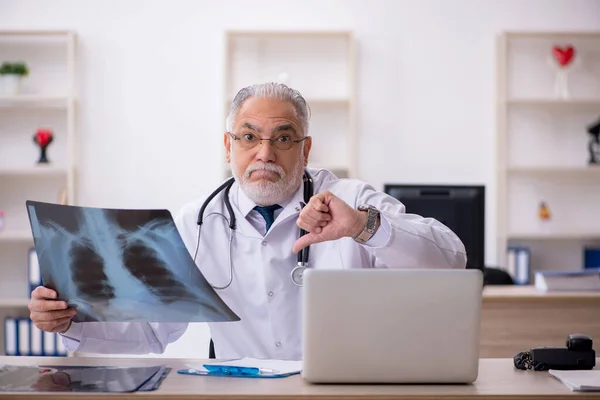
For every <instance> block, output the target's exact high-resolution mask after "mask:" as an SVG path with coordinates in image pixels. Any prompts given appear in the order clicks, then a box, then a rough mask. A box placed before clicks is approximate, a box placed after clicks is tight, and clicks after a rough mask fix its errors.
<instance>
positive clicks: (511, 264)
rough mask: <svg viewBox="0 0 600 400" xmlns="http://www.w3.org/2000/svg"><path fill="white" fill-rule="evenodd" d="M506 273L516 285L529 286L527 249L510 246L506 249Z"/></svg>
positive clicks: (529, 265) (529, 258)
mask: <svg viewBox="0 0 600 400" xmlns="http://www.w3.org/2000/svg"><path fill="white" fill-rule="evenodd" d="M507 260H508V265H507V269H508V273H509V274H510V275H511V277H512V278H513V280H514V282H515V284H516V285H529V282H530V279H529V275H530V270H531V251H530V250H529V248H527V247H519V246H510V247H509V248H508V249H507Z"/></svg>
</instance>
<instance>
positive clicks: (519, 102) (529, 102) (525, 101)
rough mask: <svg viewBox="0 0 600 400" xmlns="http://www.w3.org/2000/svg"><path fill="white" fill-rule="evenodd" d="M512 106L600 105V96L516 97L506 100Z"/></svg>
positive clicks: (561, 106)
mask: <svg viewBox="0 0 600 400" xmlns="http://www.w3.org/2000/svg"><path fill="white" fill-rule="evenodd" d="M506 104H507V105H510V106H534V107H560V108H563V107H595V108H598V107H600V98H597V99H596V98H589V99H567V100H564V99H544V98H515V99H509V100H507V101H506Z"/></svg>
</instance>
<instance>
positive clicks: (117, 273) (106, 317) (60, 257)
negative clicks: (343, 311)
mask: <svg viewBox="0 0 600 400" xmlns="http://www.w3.org/2000/svg"><path fill="white" fill-rule="evenodd" d="M26 206H27V212H28V214H29V222H30V224H31V229H32V232H33V239H34V244H35V250H36V252H37V255H38V259H39V265H40V273H41V277H42V282H43V284H44V286H46V287H48V288H51V289H53V290H55V291H56V292H57V293H58V297H59V300H64V301H66V302H67V303H68V304H69V305H70V306H71V307H74V308H76V309H77V314H76V315H75V317H74V318H73V321H75V322H87V321H115V322H117V321H146V322H217V321H238V320H239V317H238V316H237V315H236V314H235V313H234V312H233V311H232V310H231V309H230V308H229V307H228V306H227V305H226V304H225V302H224V301H223V300H222V299H221V298H220V297H219V296H218V294H217V293H216V292H215V290H214V289H213V288H212V287H211V286H210V284H209V283H208V282H207V280H206V279H205V278H204V276H203V275H202V273H201V272H200V270H199V269H198V267H197V266H196V264H195V263H194V260H193V259H192V257H191V255H190V253H189V252H188V250H187V248H186V247H185V245H184V243H183V240H182V239H181V236H180V235H179V232H178V230H177V227H176V225H175V223H174V221H173V217H172V215H171V213H170V212H169V211H168V210H119V209H103V208H92V207H78V206H68V205H60V204H52V203H42V202H37V201H27V202H26Z"/></svg>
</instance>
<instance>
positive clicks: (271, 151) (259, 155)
mask: <svg viewBox="0 0 600 400" xmlns="http://www.w3.org/2000/svg"><path fill="white" fill-rule="evenodd" d="M256 147H257V151H256V159H258V160H260V161H263V162H268V161H275V147H274V146H273V145H272V144H271V142H269V141H268V140H262V141H261V142H260V143H259V144H258V146H256Z"/></svg>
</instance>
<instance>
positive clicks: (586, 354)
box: [514, 334, 596, 371]
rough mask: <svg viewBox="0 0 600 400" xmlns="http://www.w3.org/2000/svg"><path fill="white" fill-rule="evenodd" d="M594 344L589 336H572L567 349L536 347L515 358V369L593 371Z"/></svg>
mask: <svg viewBox="0 0 600 400" xmlns="http://www.w3.org/2000/svg"><path fill="white" fill-rule="evenodd" d="M592 344H593V343H592V338H591V337H589V336H588V335H583V334H571V335H569V336H568V337H567V347H557V346H544V347H534V348H532V349H531V350H530V351H529V352H524V353H519V354H517V355H516V356H515V358H514V362H515V367H517V368H519V369H534V370H536V371H546V370H549V369H560V370H575V369H593V368H594V367H595V365H596V352H595V351H594V349H593V348H592Z"/></svg>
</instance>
